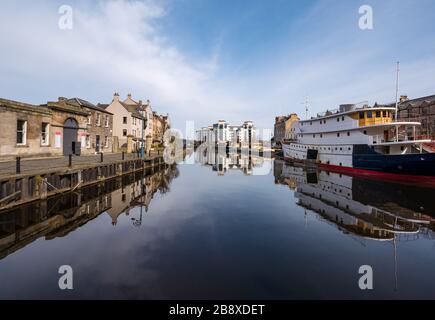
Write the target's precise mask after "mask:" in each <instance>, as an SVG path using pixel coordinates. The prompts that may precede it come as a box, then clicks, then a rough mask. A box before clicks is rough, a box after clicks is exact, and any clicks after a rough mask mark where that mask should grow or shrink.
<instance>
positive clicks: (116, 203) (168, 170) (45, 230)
mask: <svg viewBox="0 0 435 320" xmlns="http://www.w3.org/2000/svg"><path fill="white" fill-rule="evenodd" d="M177 176H178V169H177V167H176V166H175V165H173V166H166V165H165V166H161V167H160V168H153V169H149V170H146V171H144V172H136V173H134V174H131V175H126V176H123V177H120V178H117V179H112V180H109V181H107V182H105V183H103V184H101V185H94V186H90V187H87V188H84V189H82V190H81V191H80V192H73V193H68V194H64V195H61V196H58V197H53V198H49V199H47V200H44V201H39V202H35V203H31V204H28V205H24V206H21V207H16V208H14V209H13V210H9V211H4V212H0V259H2V258H4V257H6V256H8V255H10V254H11V253H13V252H15V251H17V250H19V249H21V248H23V247H25V246H26V245H28V244H30V243H32V242H33V241H35V240H36V239H38V238H41V237H45V239H46V240H50V239H54V238H57V237H63V236H66V235H68V234H69V233H71V232H72V231H74V230H76V229H77V228H79V227H80V226H82V225H84V224H86V223H87V222H89V221H90V220H92V219H94V218H96V217H97V216H99V215H100V214H102V213H107V214H108V215H109V216H110V217H111V220H112V224H113V225H116V223H117V220H118V217H119V216H120V215H121V214H122V213H124V212H125V213H126V214H127V215H128V214H129V213H130V210H131V209H132V208H134V207H140V214H141V216H140V217H139V218H132V220H133V219H134V220H133V221H134V222H133V224H134V225H138V224H139V222H141V219H142V210H144V211H145V212H146V211H147V210H148V207H149V205H150V203H151V201H152V199H153V197H154V195H155V193H156V192H160V193H166V192H168V191H169V186H170V183H171V181H172V180H173V179H174V178H176V177H177Z"/></svg>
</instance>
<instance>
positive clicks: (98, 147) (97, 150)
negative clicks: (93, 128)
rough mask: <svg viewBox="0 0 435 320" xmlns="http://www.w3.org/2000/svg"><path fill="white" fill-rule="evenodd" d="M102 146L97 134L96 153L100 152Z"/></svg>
mask: <svg viewBox="0 0 435 320" xmlns="http://www.w3.org/2000/svg"><path fill="white" fill-rule="evenodd" d="M100 144H101V142H100V136H99V135H98V134H97V135H96V136H95V152H97V153H98V152H100Z"/></svg>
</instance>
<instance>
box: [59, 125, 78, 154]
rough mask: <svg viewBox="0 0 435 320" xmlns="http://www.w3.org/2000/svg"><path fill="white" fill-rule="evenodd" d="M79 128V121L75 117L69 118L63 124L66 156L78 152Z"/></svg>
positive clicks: (64, 152)
mask: <svg viewBox="0 0 435 320" xmlns="http://www.w3.org/2000/svg"><path fill="white" fill-rule="evenodd" d="M78 130H79V126H78V123H77V121H76V120H75V119H73V118H69V119H67V120H66V121H65V123H64V125H63V154H64V155H65V156H67V155H70V154H75V153H76V150H75V149H76V147H77V146H79V143H78V142H77V133H78Z"/></svg>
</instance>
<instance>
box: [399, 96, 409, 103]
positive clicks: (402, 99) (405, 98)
mask: <svg viewBox="0 0 435 320" xmlns="http://www.w3.org/2000/svg"><path fill="white" fill-rule="evenodd" d="M408 100H409V99H408V96H407V95H403V96H400V102H405V101H408Z"/></svg>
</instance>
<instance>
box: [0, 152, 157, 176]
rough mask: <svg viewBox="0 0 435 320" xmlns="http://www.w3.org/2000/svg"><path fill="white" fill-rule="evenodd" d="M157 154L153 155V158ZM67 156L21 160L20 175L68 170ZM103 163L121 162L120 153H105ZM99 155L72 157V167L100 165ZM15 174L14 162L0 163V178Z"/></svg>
mask: <svg viewBox="0 0 435 320" xmlns="http://www.w3.org/2000/svg"><path fill="white" fill-rule="evenodd" d="M155 155H157V154H153V155H152V156H155ZM68 158H69V157H68V156H62V157H49V158H27V159H21V173H22V174H26V173H31V172H35V171H42V170H44V169H47V170H48V169H62V168H65V169H66V168H68V160H69V159H68ZM131 159H137V154H136V153H125V154H124V160H131ZM103 160H104V161H103V163H112V162H116V161H121V160H122V153H106V154H104V155H103ZM100 163H101V158H100V155H99V154H97V155H82V156H72V164H73V167H74V166H75V165H92V164H100ZM15 173H16V161H5V162H0V177H4V176H10V175H14V174H15Z"/></svg>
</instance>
